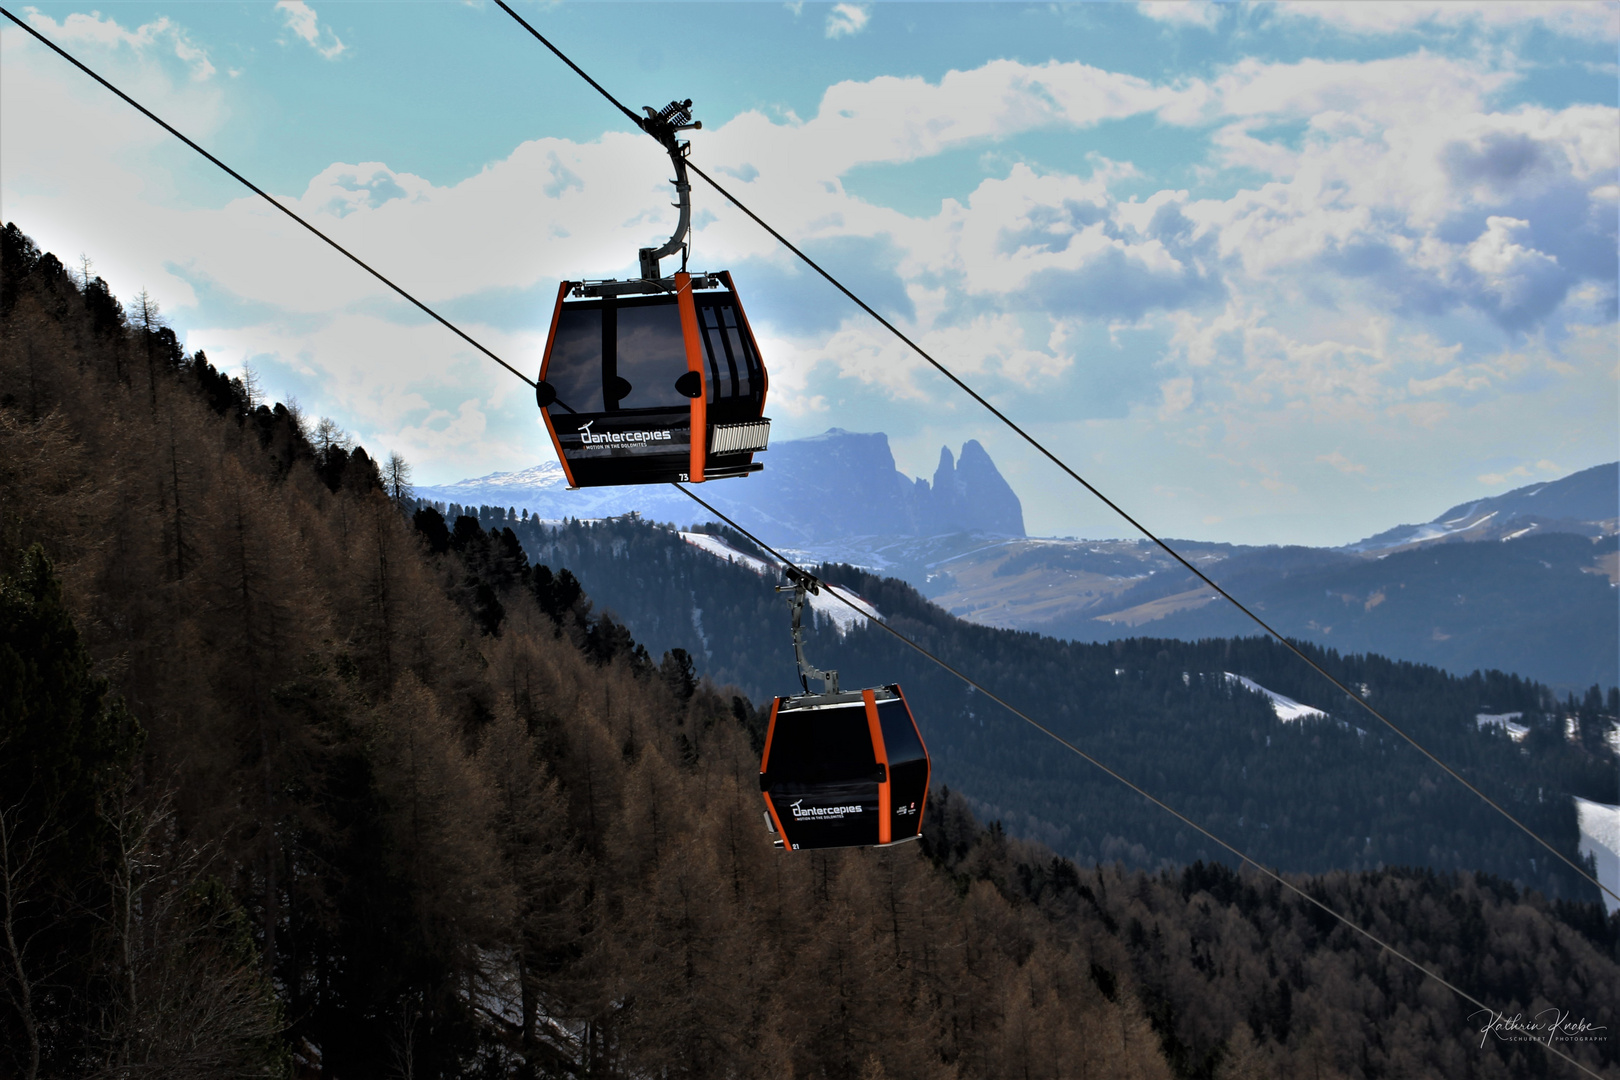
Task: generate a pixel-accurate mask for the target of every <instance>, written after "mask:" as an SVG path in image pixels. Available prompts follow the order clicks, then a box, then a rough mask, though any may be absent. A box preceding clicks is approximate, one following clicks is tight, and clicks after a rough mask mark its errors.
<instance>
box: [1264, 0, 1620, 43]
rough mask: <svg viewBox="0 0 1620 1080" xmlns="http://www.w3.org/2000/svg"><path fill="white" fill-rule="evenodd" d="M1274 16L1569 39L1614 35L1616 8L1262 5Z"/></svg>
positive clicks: (1374, 30) (1425, 1)
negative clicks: (1524, 30)
mask: <svg viewBox="0 0 1620 1080" xmlns="http://www.w3.org/2000/svg"><path fill="white" fill-rule="evenodd" d="M1265 9H1266V10H1269V11H1275V12H1276V13H1278V14H1279V15H1282V16H1285V17H1289V18H1295V19H1310V20H1313V21H1316V22H1322V23H1327V24H1328V25H1330V26H1332V27H1334V28H1335V29H1338V30H1344V31H1349V32H1350V33H1358V34H1398V33H1407V32H1410V31H1413V30H1418V29H1424V28H1430V27H1439V28H1446V29H1455V28H1459V27H1465V26H1469V25H1478V26H1485V27H1490V28H1493V29H1499V28H1514V27H1528V26H1532V25H1537V24H1539V25H1542V26H1545V27H1547V28H1548V29H1550V30H1553V31H1555V32H1557V33H1561V34H1568V35H1570V36H1573V37H1593V36H1596V37H1606V38H1614V37H1616V36H1620V7H1617V6H1616V5H1615V4H1613V3H1609V2H1606V0H1596V2H1594V0H1529V2H1524V0H1482V2H1475V3H1463V2H1460V0H1356V2H1355V3H1323V2H1322V0H1279V2H1277V3H1275V4H1268V5H1266V8H1265Z"/></svg>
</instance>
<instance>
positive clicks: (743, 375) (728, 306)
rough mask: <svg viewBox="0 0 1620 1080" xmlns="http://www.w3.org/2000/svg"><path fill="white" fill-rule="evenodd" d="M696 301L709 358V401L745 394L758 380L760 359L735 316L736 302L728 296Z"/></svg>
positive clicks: (752, 388)
mask: <svg viewBox="0 0 1620 1080" xmlns="http://www.w3.org/2000/svg"><path fill="white" fill-rule="evenodd" d="M696 302H697V305H698V324H699V325H700V326H701V327H702V328H703V346H704V353H705V356H706V358H707V359H708V361H709V380H710V389H711V394H710V400H713V399H714V398H717V397H718V398H728V397H747V396H748V395H749V394H751V393H753V392H754V387H755V385H756V384H757V383H758V381H759V359H758V358H757V357H756V356H755V355H754V350H753V348H752V347H751V346H750V344H749V340H748V335H747V333H746V332H745V331H744V329H743V327H742V322H741V320H740V318H739V317H738V315H737V304H736V302H735V301H734V300H732V299H731V297H730V296H729V295H714V296H701V297H698V298H697V299H696Z"/></svg>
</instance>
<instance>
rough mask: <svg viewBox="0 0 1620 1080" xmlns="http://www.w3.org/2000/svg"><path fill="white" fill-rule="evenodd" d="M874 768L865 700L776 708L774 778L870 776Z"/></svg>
mask: <svg viewBox="0 0 1620 1080" xmlns="http://www.w3.org/2000/svg"><path fill="white" fill-rule="evenodd" d="M876 769H877V757H876V756H875V755H874V754H873V753H872V735H871V731H870V729H869V728H868V727H867V726H866V706H865V704H863V703H862V702H859V701H857V702H854V703H853V704H850V705H841V706H838V707H836V708H831V709H813V710H812V709H805V710H801V711H796V712H779V713H777V715H776V731H775V733H774V734H773V735H772V736H771V757H770V760H769V761H768V762H767V763H766V771H767V772H768V773H769V775H770V777H771V780H772V782H773V783H774V782H776V781H779V780H780V781H785V782H788V783H818V782H821V781H828V780H866V779H870V778H871V775H872V773H873V772H874V771H876Z"/></svg>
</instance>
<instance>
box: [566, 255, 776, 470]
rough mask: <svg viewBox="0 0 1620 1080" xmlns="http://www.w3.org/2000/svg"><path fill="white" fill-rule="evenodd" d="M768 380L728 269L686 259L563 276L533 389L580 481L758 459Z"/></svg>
mask: <svg viewBox="0 0 1620 1080" xmlns="http://www.w3.org/2000/svg"><path fill="white" fill-rule="evenodd" d="M660 286H662V288H660ZM649 288H654V289H659V291H657V292H654V293H653V295H638V294H643V293H645V292H646V291H648V289H649ZM766 385H767V376H766V373H765V365H764V363H763V362H761V360H760V356H759V346H758V345H757V344H756V343H755V341H754V335H753V331H752V330H750V329H749V326H748V318H747V316H746V315H744V314H743V309H742V304H741V303H739V302H738V300H737V292H736V289H735V288H734V287H733V285H732V282H731V275H730V274H728V273H724V272H721V273H718V274H703V275H697V276H695V277H694V276H693V275H690V274H687V273H685V272H684V271H683V272H681V273H678V274H676V275H675V276H674V278H673V279H665V280H664V281H663V282H645V281H633V282H598V283H595V284H586V283H583V282H571V281H565V282H563V283H562V287H561V288H560V289H558V291H557V307H556V310H555V311H554V312H553V313H552V317H551V334H550V336H549V338H548V339H547V341H546V354H545V360H544V361H543V362H542V364H541V367H540V382H539V385H538V386H537V387H536V400H537V401H538V402H539V405H540V407H541V411H542V413H543V415H544V416H545V421H546V430H547V431H548V432H549V433H550V435H551V442H552V445H553V446H554V447H555V448H556V450H557V457H558V459H559V460H560V461H561V462H562V467H563V471H564V472H565V473H566V474H567V477H568V483H569V485H570V486H571V487H576V488H579V487H604V486H610V485H617V484H660V483H669V482H672V481H677V480H679V481H691V482H693V483H701V482H703V481H705V480H716V479H720V478H722V477H727V476H746V475H747V474H748V473H751V472H756V471H757V470H759V469H760V467H761V466H760V465H759V464H757V463H755V461H754V455H755V454H756V453H758V452H760V451H762V450H764V449H765V447H766V442H767V439H768V436H769V434H770V420H768V419H766V417H765V390H766Z"/></svg>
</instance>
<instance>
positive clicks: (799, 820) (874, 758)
mask: <svg viewBox="0 0 1620 1080" xmlns="http://www.w3.org/2000/svg"><path fill="white" fill-rule="evenodd" d="M928 773H929V763H928V749H927V748H926V747H925V746H924V745H923V741H922V735H921V734H920V733H919V732H918V731H917V724H916V722H915V721H914V720H913V719H912V717H911V710H910V708H908V707H907V705H906V698H905V695H904V694H902V693H901V692H900V687H898V686H885V687H879V688H878V689H875V690H860V691H856V692H853V693H823V694H803V695H800V696H797V697H788V698H777V699H776V701H775V703H774V704H773V705H772V706H771V721H770V727H769V729H768V730H767V731H766V733H765V753H764V756H763V757H762V758H761V760H760V763H759V789H760V791H761V792H763V793H764V796H765V816H766V823H767V824H768V825H769V826H770V828H771V830H772V831H773V832H775V833H777V834H778V835H779V837H780V839H779V840H778V841H777V843H778V844H780V845H781V846H783V847H785V848H787V849H789V850H792V851H800V850H804V849H808V848H829V847H882V846H885V845H888V844H899V843H903V842H904V841H907V840H915V839H916V838H917V837H918V836H919V835H920V834H921V832H922V819H923V810H924V808H925V807H926V804H927V801H928Z"/></svg>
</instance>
